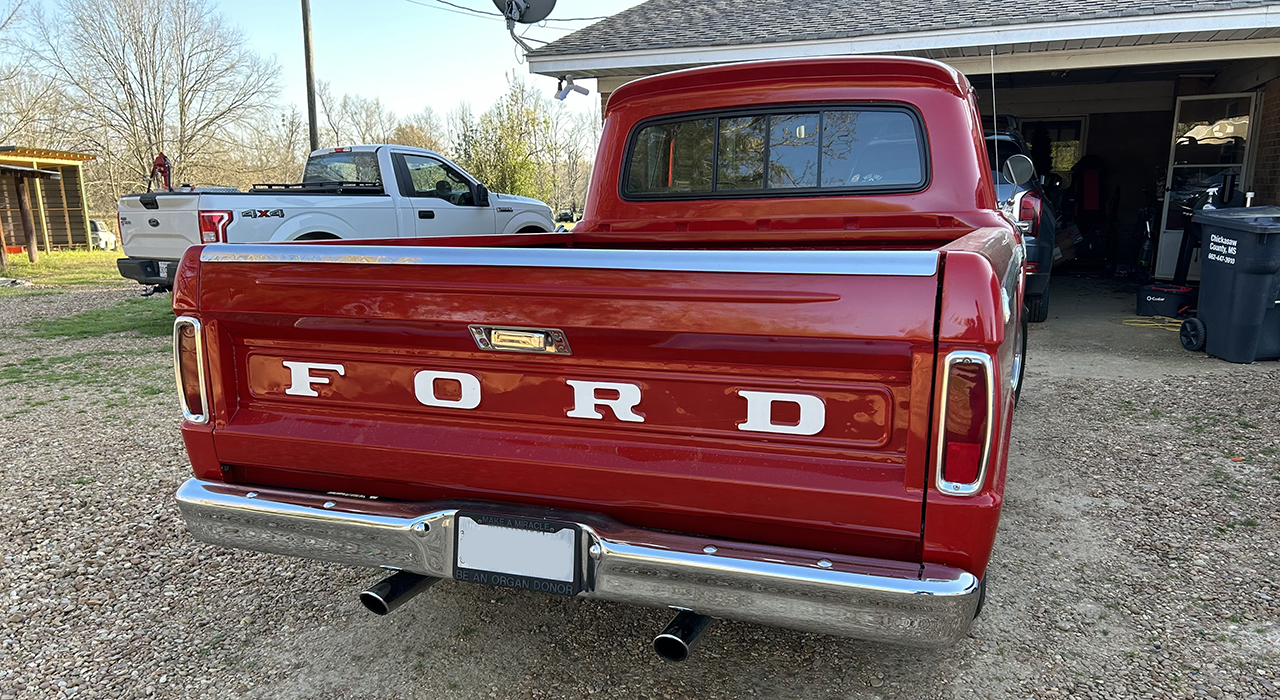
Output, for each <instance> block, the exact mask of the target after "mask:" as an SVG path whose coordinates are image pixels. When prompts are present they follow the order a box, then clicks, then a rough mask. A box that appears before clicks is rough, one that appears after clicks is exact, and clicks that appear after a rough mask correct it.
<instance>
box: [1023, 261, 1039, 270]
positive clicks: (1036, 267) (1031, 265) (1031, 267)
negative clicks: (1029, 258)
mask: <svg viewBox="0 0 1280 700" xmlns="http://www.w3.org/2000/svg"><path fill="white" fill-rule="evenodd" d="M1026 267H1027V272H1039V271H1040V263H1038V262H1028V263H1027V265H1026Z"/></svg>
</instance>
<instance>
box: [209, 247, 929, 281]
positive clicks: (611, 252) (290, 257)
mask: <svg viewBox="0 0 1280 700" xmlns="http://www.w3.org/2000/svg"><path fill="white" fill-rule="evenodd" d="M200 261H201V262H206V263H219V262H232V263H255V262H258V263H294V262H297V263H330V264H349V265H477V266H494V267H559V268H565V267H568V268H586V269H601V270H653V271H661V272H761V273H779V274H792V275H890V276H899V277H930V276H932V275H933V274H934V273H936V272H937V270H938V252H937V251H933V250H647V249H645V250H623V249H604V248H496V247H495V248H487V247H483V248H481V247H477V248H453V247H444V246H441V247H433V246H422V247H410V246H363V245H341V246H338V245H323V246H308V245H305V244H304V245H293V244H268V245H262V244H258V245H252V244H226V243H223V244H214V245H208V246H205V248H204V249H203V250H202V251H200Z"/></svg>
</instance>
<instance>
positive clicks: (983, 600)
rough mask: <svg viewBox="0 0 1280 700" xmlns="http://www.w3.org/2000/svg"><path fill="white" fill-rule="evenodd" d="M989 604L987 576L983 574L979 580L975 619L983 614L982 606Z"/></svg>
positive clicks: (974, 612) (974, 611) (974, 610)
mask: <svg viewBox="0 0 1280 700" xmlns="http://www.w3.org/2000/svg"><path fill="white" fill-rule="evenodd" d="M986 604H987V577H986V576H983V577H982V580H981V581H979V582H978V607H976V608H974V609H973V619H975V620H976V619H978V616H979V615H981V614H982V606H984V605H986Z"/></svg>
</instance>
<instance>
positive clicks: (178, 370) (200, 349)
mask: <svg viewBox="0 0 1280 700" xmlns="http://www.w3.org/2000/svg"><path fill="white" fill-rule="evenodd" d="M183 326H190V327H191V329H192V331H193V332H194V333H195V344H196V376H197V377H199V380H198V386H199V391H200V412H199V413H196V412H194V411H192V410H191V407H190V406H188V405H187V391H186V388H185V387H183V385H182V356H181V346H180V343H181V339H180V338H179V334H180V333H181V332H182V327H183ZM173 377H174V380H175V381H176V383H177V386H178V405H179V406H181V407H182V417H183V418H185V419H186V420H188V421H189V422H191V423H196V424H198V425H203V424H205V423H208V422H209V392H208V389H207V387H206V386H205V380H204V327H203V326H201V325H200V319H198V318H194V317H192V316H179V317H177V318H176V319H174V320H173Z"/></svg>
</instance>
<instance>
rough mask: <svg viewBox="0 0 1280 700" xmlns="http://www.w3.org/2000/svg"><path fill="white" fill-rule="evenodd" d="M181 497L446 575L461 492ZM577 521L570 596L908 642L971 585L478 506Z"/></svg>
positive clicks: (198, 506)
mask: <svg viewBox="0 0 1280 700" xmlns="http://www.w3.org/2000/svg"><path fill="white" fill-rule="evenodd" d="M177 500H178V506H179V508H180V509H181V511H182V515H183V518H184V519H185V520H186V523H187V529H188V530H189V531H190V532H191V534H192V535H193V536H195V538H196V539H198V540H201V541H204V542H209V543H212V544H217V545H222V546H226V547H237V548H241V549H251V550H256V551H261V552H273V553H276V554H286V555H291V556H298V557H304V558H309V559H319V560H324V561H333V562H339V563H343V564H351V565H357V566H370V567H378V566H381V567H390V568H395V569H403V570H407V571H412V572H415V573H419V574H424V575H427V576H436V577H440V578H453V577H454V571H453V558H454V556H453V548H454V544H453V543H454V532H453V529H454V516H455V515H456V513H457V511H458V508H459V507H467V508H475V507H477V506H476V504H472V503H465V504H464V503H459V502H432V503H412V502H400V501H383V500H364V499H359V498H351V497H344V496H335V495H326V494H321V493H310V492H304V491H285V490H276V489H257V490H254V489H253V488H251V487H248V486H237V485H231V484H223V483H218V482H211V481H201V480H199V479H190V480H188V481H187V482H186V483H185V484H183V485H182V487H181V488H180V489H179V490H178V494H177ZM483 507H486V508H489V509H491V510H495V511H497V512H500V513H512V514H522V515H526V516H533V517H537V516H538V515H539V514H540V515H542V516H543V517H553V518H554V519H557V520H561V521H568V522H574V523H576V524H577V525H578V526H579V527H581V528H582V532H583V548H582V549H583V551H582V552H581V553H580V556H581V561H582V564H583V571H584V573H585V578H584V580H585V590H584V591H583V592H582V593H580V594H579V595H581V596H584V597H588V598H598V599H602V600H609V601H614V602H620V603H630V604H634V605H643V606H648V607H656V608H665V607H677V608H681V609H688V610H693V611H695V612H698V613H701V614H704V615H710V616H713V617H722V618H727V619H734V620H742V621H746V622H755V623H759V624H763V625H770V626H775V627H786V628H790V629H796V630H800V631H804V632H816V633H820V634H830V635H836V636H841V637H854V638H858V639H867V640H871V641H876V642H887V643H894V644H904V645H909V646H917V647H935V648H936V647H945V646H949V645H951V644H954V643H955V642H957V641H959V640H960V639H961V638H963V637H964V636H965V634H966V632H967V631H968V629H969V624H970V622H971V621H972V620H973V616H974V612H975V610H976V608H977V605H978V597H979V582H978V579H977V578H976V577H974V576H973V575H972V574H970V573H968V572H965V571H961V570H959V569H955V568H951V567H946V566H939V565H933V564H926V565H924V566H923V567H921V566H920V565H918V564H904V563H902V562H890V561H883V560H873V559H863V558H855V557H841V556H835V555H825V556H824V555H822V554H821V553H818V552H811V551H806V550H792V549H780V548H769V549H770V550H771V556H768V557H761V556H755V557H754V558H746V557H745V556H743V555H741V553H742V552H744V551H746V550H747V548H749V547H750V546H749V545H743V544H741V543H735V542H730V541H725V540H713V539H709V538H702V537H694V536H691V535H673V534H670V533H657V532H654V531H650V530H643V529H639V528H633V527H629V526H626V525H622V524H621V523H617V522H615V521H612V520H609V519H607V518H603V517H600V516H596V515H588V514H576V515H575V514H572V513H565V512H561V511H534V510H530V509H522V508H520V507H518V506H509V505H503V504H488V505H485V506H483Z"/></svg>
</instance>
